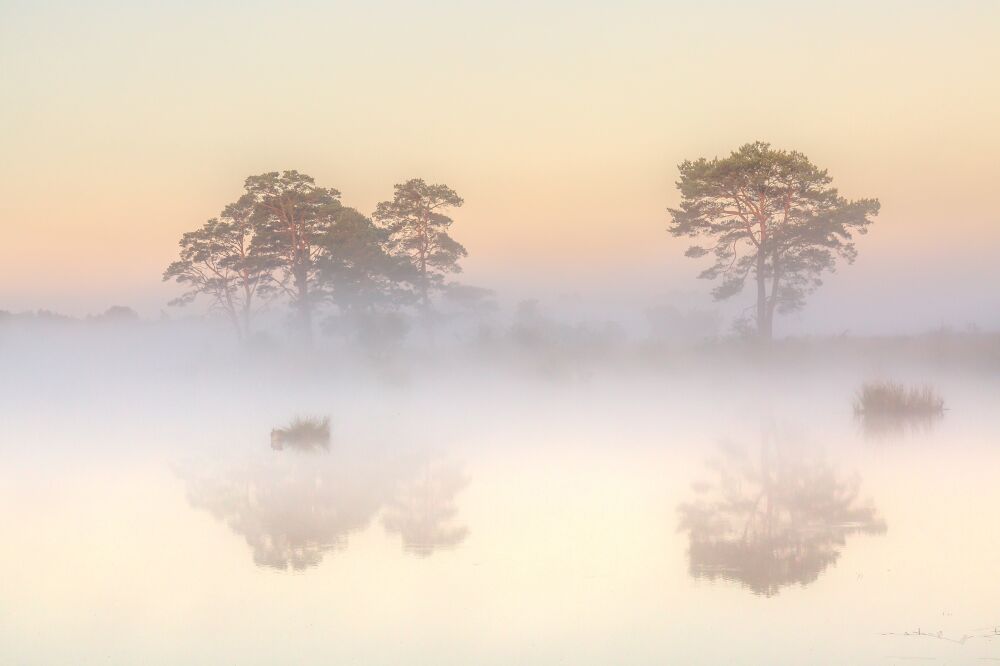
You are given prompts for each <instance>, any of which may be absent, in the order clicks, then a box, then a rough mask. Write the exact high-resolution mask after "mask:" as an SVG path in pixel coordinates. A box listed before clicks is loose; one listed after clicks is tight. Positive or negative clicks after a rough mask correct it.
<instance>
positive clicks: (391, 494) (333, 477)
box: [184, 445, 468, 571]
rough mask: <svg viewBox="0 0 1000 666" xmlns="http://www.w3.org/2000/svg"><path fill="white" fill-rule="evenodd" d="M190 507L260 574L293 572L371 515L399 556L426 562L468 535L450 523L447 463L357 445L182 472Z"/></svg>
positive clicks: (460, 478) (452, 499)
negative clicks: (235, 543)
mask: <svg viewBox="0 0 1000 666" xmlns="http://www.w3.org/2000/svg"><path fill="white" fill-rule="evenodd" d="M184 476H185V481H186V484H187V497H188V501H189V502H190V504H191V505H192V506H193V507H195V508H198V509H202V510H205V511H207V512H208V513H209V514H211V515H212V516H213V517H214V518H216V519H217V520H219V521H220V522H223V523H225V524H226V525H228V526H229V528H230V529H231V530H233V532H235V533H236V534H238V535H240V536H242V537H243V538H244V539H245V540H246V542H247V545H248V546H250V549H251V551H252V553H253V560H254V562H255V563H256V564H257V565H259V566H262V567H269V568H273V569H280V570H289V569H291V570H296V571H301V570H304V569H308V568H310V567H314V566H316V565H318V564H319V563H320V562H321V561H322V560H323V558H324V556H325V555H326V554H328V553H331V552H334V551H338V550H342V549H344V548H346V547H347V545H348V541H349V537H350V536H351V535H352V534H355V533H359V532H361V531H363V530H365V529H367V528H368V527H369V526H370V525H371V523H372V522H373V521H375V520H376V518H377V517H378V516H379V515H380V514H381V515H382V516H383V517H382V523H383V525H384V527H385V530H386V531H387V533H390V534H399V535H401V536H402V539H403V547H404V550H405V551H406V552H410V553H414V554H417V555H420V556H428V555H431V554H432V553H434V552H437V551H438V550H441V549H444V548H452V547H455V546H458V545H459V544H460V543H461V542H462V541H463V540H464V539H465V538H466V536H467V535H468V530H467V528H466V527H465V526H463V525H461V524H459V523H458V522H457V518H456V516H457V513H458V508H457V495H458V493H459V492H460V491H461V490H462V489H463V488H464V487H465V485H466V480H465V477H464V475H463V474H462V473H461V472H460V471H459V470H458V468H456V467H455V466H454V465H451V464H448V463H444V462H429V461H427V460H423V459H413V458H403V457H396V456H392V455H388V454H384V455H378V454H373V452H371V451H368V450H364V449H363V447H353V448H352V447H347V446H339V445H334V446H333V447H331V450H326V449H324V448H317V449H309V450H303V449H288V448H286V449H275V450H273V451H255V452H253V454H251V455H248V456H247V457H246V459H244V460H242V461H238V462H237V463H230V464H221V465H214V466H211V467H206V466H200V467H198V468H197V469H196V471H192V472H189V473H186V474H184Z"/></svg>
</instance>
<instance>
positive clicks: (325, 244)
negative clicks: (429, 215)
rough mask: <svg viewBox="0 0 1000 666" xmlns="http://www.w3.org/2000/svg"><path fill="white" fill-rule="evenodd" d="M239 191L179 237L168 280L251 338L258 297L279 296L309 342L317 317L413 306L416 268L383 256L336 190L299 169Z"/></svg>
mask: <svg viewBox="0 0 1000 666" xmlns="http://www.w3.org/2000/svg"><path fill="white" fill-rule="evenodd" d="M244 188H245V193H244V195H243V196H242V197H241V198H240V200H239V201H237V202H236V203H234V204H231V205H230V206H228V207H226V210H225V211H224V212H223V214H222V215H221V216H220V217H219V218H217V219H212V220H209V221H208V222H206V223H205V225H204V226H202V228H201V229H198V230H196V231H192V232H188V233H186V234H184V236H183V237H182V238H181V242H180V245H181V256H180V259H179V260H178V261H175V262H174V263H172V264H171V265H170V266H169V267H168V268H167V270H166V272H165V273H164V280H176V281H177V282H179V283H181V284H183V285H185V286H186V287H187V288H188V289H187V291H186V292H185V293H184V294H182V295H181V296H180V297H179V298H177V299H175V300H174V301H173V302H172V303H173V304H184V303H188V302H191V301H192V300H194V299H195V298H196V297H197V296H199V295H207V296H209V297H210V298H211V302H212V307H213V308H217V309H219V310H222V311H223V312H225V313H226V314H227V315H228V316H229V317H230V319H232V321H233V323H234V324H235V325H236V328H237V330H238V331H239V333H240V335H241V336H246V335H247V334H248V333H249V326H250V314H251V311H252V309H253V308H252V303H253V300H254V298H255V297H268V298H270V297H274V296H277V295H285V296H287V297H289V298H290V300H291V302H292V305H293V306H294V308H295V311H296V314H297V315H298V317H297V318H298V323H299V331H300V332H301V333H302V334H303V335H304V336H305V337H307V338H311V334H312V319H313V310H314V309H315V308H316V307H317V306H318V305H319V304H321V303H330V304H332V305H334V306H336V307H337V308H338V309H339V310H340V311H341V312H346V311H351V310H356V309H371V308H373V307H380V306H381V307H393V306H396V305H399V304H402V303H406V302H408V300H412V295H411V290H410V289H408V288H407V285H410V284H412V283H414V282H416V280H417V278H416V277H415V273H414V271H413V268H412V266H411V265H410V264H409V263H408V262H406V261H403V260H402V259H401V258H399V257H393V256H390V255H389V254H388V253H387V252H386V249H385V248H386V245H387V244H388V243H389V234H388V232H387V231H385V230H383V229H381V228H379V227H377V226H376V225H375V224H374V223H373V222H372V221H371V220H370V219H369V218H367V217H365V216H364V215H362V214H361V213H359V212H358V211H357V210H355V209H353V208H347V207H345V206H343V205H341V203H340V193H339V192H338V191H337V190H334V189H330V188H322V187H318V186H316V184H315V182H314V181H313V179H312V178H311V177H309V176H307V175H305V174H301V173H299V172H297V171H283V172H280V173H279V172H276V171H275V172H270V173H265V174H261V175H259V176H251V177H249V178H247V179H246V182H245V185H244Z"/></svg>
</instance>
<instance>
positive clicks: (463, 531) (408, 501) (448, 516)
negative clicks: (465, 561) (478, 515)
mask: <svg viewBox="0 0 1000 666" xmlns="http://www.w3.org/2000/svg"><path fill="white" fill-rule="evenodd" d="M467 482H468V480H467V479H466V478H465V477H464V476H463V475H462V474H461V473H460V472H459V471H458V470H456V469H453V468H450V467H441V466H429V467H427V468H425V469H424V470H423V472H422V473H421V474H419V475H417V476H416V477H415V478H414V479H413V480H411V481H409V482H407V483H404V484H402V486H401V487H400V488H399V490H398V491H397V493H396V496H395V498H394V499H393V500H392V501H391V502H390V503H389V505H388V506H387V507H386V512H385V515H384V516H383V518H382V524H383V525H384V526H385V529H386V531H387V532H390V533H395V534H399V535H400V536H401V537H402V539H403V548H404V549H406V550H407V551H408V552H411V553H414V554H416V555H420V556H427V555H430V554H431V553H433V552H434V551H435V550H440V549H444V548H452V547H454V546H457V545H458V544H460V543H461V542H462V541H463V540H465V537H466V536H467V535H468V533H469V530H468V529H467V528H466V527H464V526H460V525H455V524H453V521H454V518H455V516H456V514H457V513H458V508H457V507H456V505H455V496H456V495H457V494H458V493H459V491H461V490H462V488H464V487H465V485H466V484H467Z"/></svg>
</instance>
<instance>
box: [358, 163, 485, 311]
mask: <svg viewBox="0 0 1000 666" xmlns="http://www.w3.org/2000/svg"><path fill="white" fill-rule="evenodd" d="M462 203H463V201H462V199H461V197H459V196H458V195H457V194H456V193H455V192H454V190H452V189H451V188H449V187H447V186H446V185H428V184H427V183H425V182H424V181H423V180H421V179H419V178H414V179H411V180H408V181H406V182H405V183H403V184H401V185H396V186H395V195H394V197H393V200H392V201H383V202H382V203H380V204H379V205H378V207H377V208H376V209H375V214H374V215H373V217H374V219H375V222H376V223H377V224H378V225H379V227H380V228H381V229H382V230H383V231H384V232H385V234H386V248H387V250H388V252H389V254H390V255H392V256H394V257H398V258H401V259H404V260H405V261H406V262H407V263H408V264H409V265H410V266H411V268H412V270H413V280H414V286H415V287H416V288H417V291H418V293H419V294H420V297H421V302H422V304H423V306H424V307H425V308H428V307H429V306H430V300H429V299H430V294H431V293H432V292H434V291H440V290H441V289H442V288H443V287H444V279H445V276H446V275H447V274H449V273H458V272H460V271H461V267H460V266H459V265H458V261H459V260H460V259H461V258H462V257H465V256H466V254H467V252H466V250H465V248H464V247H462V245H461V244H460V243H458V242H457V241H456V240H455V239H453V238H452V237H451V236H450V235H449V233H448V229H449V228H450V227H451V225H452V222H453V221H452V219H451V218H450V217H448V216H447V215H445V214H444V212H443V211H445V210H447V209H448V208H458V207H459V206H461V205H462Z"/></svg>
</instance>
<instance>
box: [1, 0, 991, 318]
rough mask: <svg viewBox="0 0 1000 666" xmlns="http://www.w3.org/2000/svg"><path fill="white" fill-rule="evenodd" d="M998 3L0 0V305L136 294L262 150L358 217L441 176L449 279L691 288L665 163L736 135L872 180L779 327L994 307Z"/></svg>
mask: <svg viewBox="0 0 1000 666" xmlns="http://www.w3.org/2000/svg"><path fill="white" fill-rule="evenodd" d="M998 28H1000V3H997V2H992V1H981V2H976V1H971V0H957V1H954V2H926V1H922V0H910V1H908V2H897V1H894V0H889V1H884V2H878V3H873V2H854V1H850V0H848V1H845V2H810V3H801V2H786V1H783V0H781V1H779V0H770V1H764V0H762V1H759V2H735V1H725V0H709V1H706V2H645V1H632V2H628V1H619V2H591V1H581V2H565V1H548V2H546V1H542V2H519V1H508V2H456V1H445V2H434V3H417V2H400V1H389V0H375V1H370V2H357V3H353V2H341V3H336V2H302V1H300V2H284V3H277V2H273V3H270V2H253V1H246V2H222V1H219V2H157V3H152V2H150V3H143V2H100V1H96V2H89V3H78V2H47V3H38V2H20V1H13V0H0V156H2V158H0V229H2V231H3V238H4V242H3V243H0V310H24V309H36V308H49V309H55V310H60V311H63V312H68V313H71V314H86V313H88V312H95V311H101V310H103V309H105V308H106V307H108V306H109V305H112V304H123V305H131V306H133V307H135V308H136V309H137V310H139V311H140V313H142V314H144V315H146V316H156V315H158V314H159V312H160V310H162V309H165V307H166V306H165V304H166V301H167V300H169V299H170V298H171V297H172V296H173V295H176V288H175V287H174V286H172V285H169V284H162V283H161V282H160V275H161V273H162V271H163V269H164V268H165V266H166V265H167V264H168V263H169V262H170V261H171V260H172V258H173V257H174V255H175V254H176V250H177V245H176V244H177V240H178V238H179V237H180V235H181V234H182V233H183V232H184V231H187V230H190V229H194V228H196V227H198V226H200V225H201V224H202V223H203V222H204V221H205V220H206V219H208V218H210V217H212V216H214V215H216V214H218V212H219V211H220V210H221V209H222V208H223V207H224V205H225V204H226V203H228V202H230V201H233V200H235V199H236V198H237V197H238V196H239V194H240V192H241V188H242V183H243V180H244V179H245V178H246V177H247V176H248V175H251V174H257V173H262V172H265V171H275V170H283V169H297V170H299V171H302V172H305V173H308V174H310V175H312V176H314V177H315V178H316V180H317V182H318V183H319V184H321V185H324V186H328V187H335V188H337V189H338V190H340V191H341V192H342V194H343V201H344V203H345V204H347V205H351V206H354V207H356V208H358V209H360V210H361V211H363V212H366V213H370V212H371V211H372V210H373V209H374V207H375V205H376V204H377V203H378V202H379V201H381V200H384V199H387V198H390V197H391V195H392V186H393V184H395V183H398V182H402V181H403V180H406V179H408V178H412V177H421V178H424V179H426V180H428V181H432V182H441V183H446V184H448V185H449V186H451V187H452V188H454V189H455V190H456V191H458V193H459V194H460V195H461V196H463V197H464V198H465V201H466V204H465V206H464V207H463V208H462V209H460V210H458V211H456V212H455V214H454V217H455V219H456V223H455V226H454V228H453V231H454V234H453V235H454V236H455V237H456V239H457V240H459V241H460V242H462V243H463V244H464V245H465V246H466V248H467V249H468V251H469V257H468V258H467V260H466V261H465V263H464V266H465V272H464V274H463V277H462V279H463V280H464V281H467V282H469V283H471V284H476V285H480V286H486V287H491V288H494V289H496V290H497V291H498V292H499V294H500V296H501V298H502V299H506V300H516V299H519V298H525V297H532V296H537V297H539V298H542V299H543V300H545V299H549V300H550V301H558V300H560V299H562V300H563V301H567V302H580V303H589V304H592V305H593V307H594V308H596V309H597V311H599V312H600V311H604V310H606V311H607V312H608V313H610V312H612V311H615V312H617V311H627V310H632V311H638V310H640V309H641V308H644V307H647V306H649V305H651V304H658V303H659V304H668V303H674V304H679V305H682V306H683V307H696V306H701V307H709V306H711V303H710V301H709V300H708V298H707V296H706V294H707V291H708V289H709V287H710V285H708V284H706V283H705V282H704V281H699V280H697V279H696V275H697V273H698V272H699V271H700V270H701V268H702V267H703V266H704V264H703V263H699V262H697V261H695V260H691V259H687V258H685V257H684V256H683V250H684V248H685V247H686V243H685V242H684V241H682V240H678V239H673V238H671V237H670V236H669V234H668V233H667V231H666V228H667V225H668V223H669V216H668V214H667V211H666V209H667V208H668V207H669V206H672V205H675V204H676V203H677V201H678V195H677V192H676V189H675V186H674V182H675V181H676V179H677V164H678V163H679V162H681V161H682V160H684V159H688V158H697V157H700V156H706V157H712V156H716V155H725V154H728V153H729V152H730V151H731V150H733V149H735V148H737V147H738V146H739V145H741V144H742V143H746V142H748V141H754V140H763V141H769V142H771V143H772V144H773V145H775V146H776V147H780V148H786V149H795V150H799V151H802V152H804V153H805V154H806V155H808V156H809V157H810V158H811V159H812V160H813V161H814V162H815V163H816V164H818V165H819V166H821V167H824V168H827V169H829V171H830V174H831V175H832V176H833V178H834V183H835V184H836V185H837V186H838V187H839V188H840V190H841V192H842V193H843V194H844V195H845V196H847V197H848V198H859V197H877V198H879V199H880V201H881V202H882V212H881V214H880V216H879V217H878V219H877V221H876V224H875V225H874V226H873V228H872V230H871V232H870V233H869V234H868V235H866V236H863V237H860V238H859V239H858V250H859V256H858V260H857V261H856V262H855V264H854V265H851V266H846V265H841V266H840V268H839V269H838V272H837V273H836V274H834V275H831V276H828V278H827V279H826V283H825V285H824V286H823V287H822V288H821V290H820V291H819V292H817V293H816V294H815V295H814V296H813V297H812V299H811V300H810V304H809V305H808V306H807V308H806V309H805V310H804V311H803V312H802V313H801V314H799V315H796V316H794V317H791V318H788V319H785V320H783V321H782V323H780V324H778V326H779V329H782V328H783V329H784V330H785V331H793V332H802V333H840V332H843V331H846V330H849V331H852V332H904V331H916V330H923V329H927V328H932V327H936V326H940V325H951V326H955V327H959V328H961V327H964V326H966V325H968V324H972V323H975V324H978V325H980V326H985V327H996V326H1000V290H998V289H997V288H996V285H997V284H998V282H1000V268H998V266H997V262H996V258H995V254H996V251H995V247H996V246H997V243H998V242H1000V207H998V206H997V205H996V203H995V201H994V199H995V190H996V182H997V178H998V176H1000V157H998V156H1000V123H998V122H997V117H998V116H997V113H998V109H1000V75H998V72H1000V40H997V39H996V35H997V31H998ZM705 261H707V260H705ZM748 298H752V296H751V295H750V294H749V293H747V294H746V295H745V297H744V299H743V301H741V302H739V303H738V304H737V305H739V306H741V307H742V306H743V305H748V304H749V303H750V300H748ZM602 308H603V309H604V310H602Z"/></svg>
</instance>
